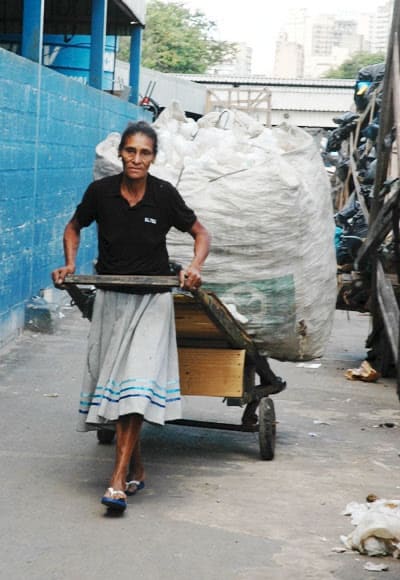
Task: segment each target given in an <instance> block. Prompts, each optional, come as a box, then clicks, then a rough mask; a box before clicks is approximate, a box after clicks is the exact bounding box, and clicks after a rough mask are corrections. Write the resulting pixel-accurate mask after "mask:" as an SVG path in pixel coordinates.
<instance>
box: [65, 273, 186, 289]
mask: <svg viewBox="0 0 400 580" xmlns="http://www.w3.org/2000/svg"><path fill="white" fill-rule="evenodd" d="M70 284H75V285H76V284H82V285H89V286H98V287H102V286H132V287H134V286H142V287H143V288H179V287H180V282H179V278H178V277H177V276H116V275H108V274H101V275H99V274H92V275H86V274H77V275H72V274H69V275H67V276H65V280H64V282H63V284H61V287H62V286H64V285H65V286H68V285H70Z"/></svg>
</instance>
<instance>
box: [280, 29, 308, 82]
mask: <svg viewBox="0 0 400 580" xmlns="http://www.w3.org/2000/svg"><path fill="white" fill-rule="evenodd" d="M303 75H304V47H303V45H302V44H299V43H298V42H294V41H293V42H289V41H288V35H287V34H286V33H285V32H283V33H281V35H280V38H279V40H278V42H277V43H276V49H275V63H274V76H276V77H280V78H283V79H300V78H302V77H303Z"/></svg>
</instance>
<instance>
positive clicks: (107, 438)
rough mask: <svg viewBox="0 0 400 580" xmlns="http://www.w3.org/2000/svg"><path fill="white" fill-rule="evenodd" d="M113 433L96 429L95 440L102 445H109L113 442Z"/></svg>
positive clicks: (109, 430) (108, 430)
mask: <svg viewBox="0 0 400 580" xmlns="http://www.w3.org/2000/svg"><path fill="white" fill-rule="evenodd" d="M114 436H115V433H114V431H112V430H111V429H98V430H97V440H98V442H99V443H102V444H109V443H112V442H113V441H114Z"/></svg>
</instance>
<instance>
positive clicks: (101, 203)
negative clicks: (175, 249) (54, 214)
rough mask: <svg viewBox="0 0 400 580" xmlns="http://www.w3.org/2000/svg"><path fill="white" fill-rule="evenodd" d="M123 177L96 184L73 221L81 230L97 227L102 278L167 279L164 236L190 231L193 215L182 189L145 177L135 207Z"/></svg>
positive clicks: (167, 264) (92, 186)
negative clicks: (123, 185) (127, 195)
mask: <svg viewBox="0 0 400 580" xmlns="http://www.w3.org/2000/svg"><path fill="white" fill-rule="evenodd" d="M121 181H122V173H121V174H119V175H113V176H111V177H105V178H103V179H99V180H98V181H94V182H93V183H91V184H90V185H89V187H88V188H87V190H86V192H85V194H84V196H83V199H82V201H81V203H80V204H79V205H78V207H77V209H76V212H75V215H74V217H75V218H76V219H77V221H78V223H79V225H80V226H81V227H87V226H89V225H90V224H91V223H92V222H94V221H95V222H96V223H97V230H98V250H99V255H98V261H97V266H96V270H97V272H98V273H99V274H121V275H135V274H137V275H146V276H162V275H168V274H169V273H170V272H169V263H168V252H167V244H166V235H167V233H168V231H169V229H170V228H171V227H175V228H177V229H178V230H181V231H182V232H186V231H188V230H190V228H191V227H192V225H193V224H194V222H195V221H196V215H195V213H194V212H193V211H192V210H191V209H190V208H188V207H187V205H186V204H185V202H184V200H183V199H182V197H181V196H180V194H179V193H178V191H177V190H176V189H175V188H174V187H173V185H171V184H170V183H168V182H167V181H164V180H162V179H159V178H157V177H154V176H152V175H148V176H147V185H146V191H145V194H144V196H143V199H142V200H141V201H140V202H139V203H138V204H137V205H135V206H133V207H130V206H129V203H128V202H127V201H126V199H124V198H123V197H122V195H121V191H120V187H121Z"/></svg>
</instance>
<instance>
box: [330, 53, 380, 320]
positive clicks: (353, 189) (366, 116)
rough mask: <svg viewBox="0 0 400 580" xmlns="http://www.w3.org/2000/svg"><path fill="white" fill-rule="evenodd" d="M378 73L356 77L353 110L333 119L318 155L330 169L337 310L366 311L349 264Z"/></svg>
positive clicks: (364, 227)
mask: <svg viewBox="0 0 400 580" xmlns="http://www.w3.org/2000/svg"><path fill="white" fill-rule="evenodd" d="M384 74H385V64H384V63H379V64H375V65H369V66H366V67H364V68H362V69H361V70H360V71H359V72H358V75H357V78H356V81H355V88H354V105H355V111H347V112H346V113H344V114H343V115H342V116H341V117H338V118H335V119H334V122H335V123H336V124H337V125H338V127H337V128H336V129H334V130H333V131H331V133H330V134H329V136H328V138H327V141H326V146H325V150H324V152H323V157H324V159H325V163H326V164H328V165H329V164H331V166H332V165H333V166H334V171H333V177H332V185H333V191H334V199H333V203H334V208H335V210H336V213H335V222H336V235H335V246H336V259H337V264H338V273H339V285H340V286H341V291H340V293H339V296H338V305H339V306H340V307H346V306H347V307H348V308H350V309H355V310H357V309H359V310H367V309H368V303H367V300H368V297H369V288H368V282H366V280H363V279H362V277H360V274H359V273H358V272H357V271H356V270H357V268H356V264H355V260H356V256H357V252H358V250H359V248H360V247H361V245H362V243H363V241H364V240H365V239H366V237H367V233H368V222H369V211H370V208H371V201H372V197H373V186H374V179H375V172H376V166H377V150H376V145H377V137H378V131H379V119H380V112H381V103H382V90H383V87H382V85H383V78H384ZM346 282H348V283H346Z"/></svg>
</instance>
